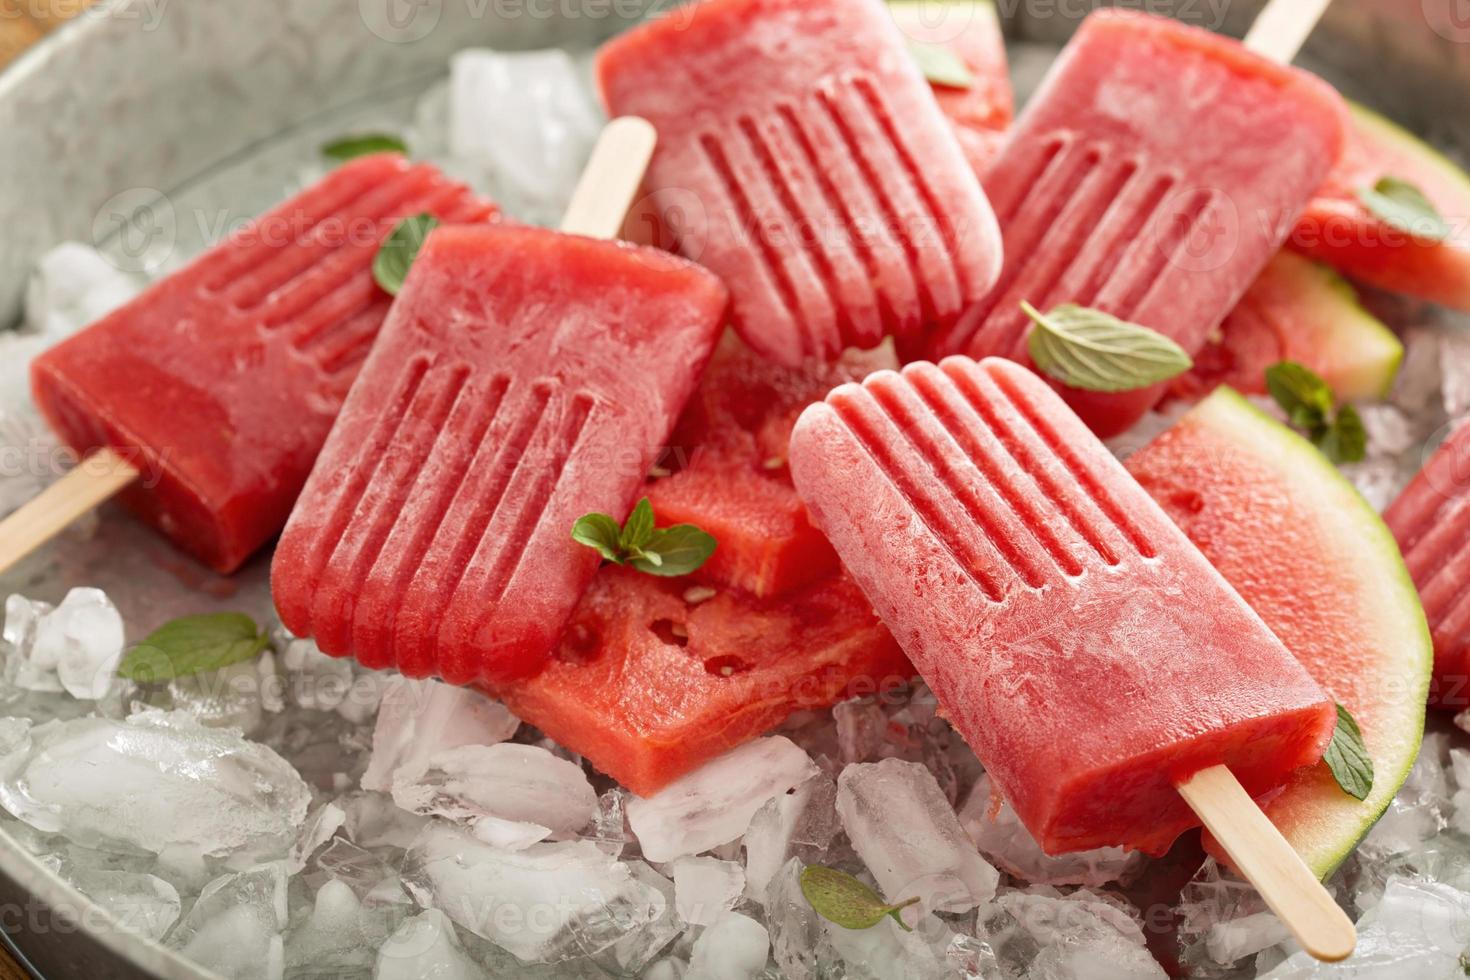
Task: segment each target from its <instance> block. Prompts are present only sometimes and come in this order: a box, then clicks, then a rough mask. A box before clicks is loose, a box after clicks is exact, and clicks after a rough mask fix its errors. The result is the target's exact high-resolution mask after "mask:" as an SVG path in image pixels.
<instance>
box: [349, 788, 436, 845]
mask: <svg viewBox="0 0 1470 980" xmlns="http://www.w3.org/2000/svg"><path fill="white" fill-rule="evenodd" d="M338 803H339V805H340V806H341V807H342V809H343V810H344V811H345V812H346V814H347V821H346V824H345V825H344V826H345V829H346V831H347V836H348V838H349V839H351V841H352V842H353V843H354V844H360V845H361V846H363V847H392V848H397V849H398V850H400V851H403V850H407V849H408V847H409V845H411V844H412V843H413V842H414V839H415V838H417V837H418V835H419V832H420V831H422V830H423V829H424V826H425V825H426V824H427V823H428V822H429V820H428V818H427V817H421V816H419V815H418V814H416V813H409V812H408V811H407V810H404V809H402V808H401V807H399V806H398V804H396V803H394V802H393V800H392V798H391V797H389V796H388V795H387V794H385V793H352V794H349V795H347V796H345V797H343V798H342V799H340V800H339V801H338Z"/></svg>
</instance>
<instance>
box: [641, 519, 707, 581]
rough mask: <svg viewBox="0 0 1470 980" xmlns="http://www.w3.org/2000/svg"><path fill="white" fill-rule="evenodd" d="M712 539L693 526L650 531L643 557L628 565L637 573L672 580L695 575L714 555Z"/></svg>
mask: <svg viewBox="0 0 1470 980" xmlns="http://www.w3.org/2000/svg"><path fill="white" fill-rule="evenodd" d="M716 546H717V542H716V541H715V539H714V536H713V535H711V534H709V533H707V532H705V531H703V530H701V529H699V528H697V527H695V526H694V525H693V524H675V525H674V526H673V527H666V528H662V529H660V530H657V531H654V532H653V536H652V537H651V538H650V539H649V541H648V544H646V545H645V546H644V547H643V555H642V556H641V557H639V558H635V559H633V561H632V562H631V564H632V565H633V567H634V568H636V569H638V570H639V571H640V572H647V573H648V574H650V575H661V576H663V577H665V578H675V577H677V576H680V575H688V574H689V573H690V572H693V571H695V570H696V569H698V568H699V567H700V566H701V565H703V564H704V563H705V562H706V561H709V557H710V555H712V554H714V553H715V548H716Z"/></svg>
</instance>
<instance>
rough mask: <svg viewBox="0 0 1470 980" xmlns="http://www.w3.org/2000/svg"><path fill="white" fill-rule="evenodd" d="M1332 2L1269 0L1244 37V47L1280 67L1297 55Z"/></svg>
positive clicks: (1320, 0)
mask: <svg viewBox="0 0 1470 980" xmlns="http://www.w3.org/2000/svg"><path fill="white" fill-rule="evenodd" d="M1331 3H1332V0H1271V2H1270V3H1268V4H1266V7H1265V9H1264V10H1262V11H1261V14H1260V16H1259V17H1257V18H1256V21H1255V23H1254V24H1252V25H1251V29H1250V30H1249V31H1248V32H1247V33H1246V35H1245V46H1246V47H1247V48H1249V49H1250V50H1252V51H1254V52H1255V53H1256V54H1259V55H1261V56H1262V57H1265V58H1270V59H1271V60H1272V61H1275V62H1278V63H1280V64H1283V65H1288V64H1291V62H1292V61H1293V60H1295V58H1296V56H1297V55H1298V54H1300V53H1301V50H1302V46H1303V45H1304V44H1306V43H1307V38H1308V37H1310V36H1311V35H1312V31H1314V30H1316V28H1317V22H1318V21H1320V20H1321V19H1322V16H1323V14H1325V13H1327V8H1328V6H1329V5H1330V4H1331Z"/></svg>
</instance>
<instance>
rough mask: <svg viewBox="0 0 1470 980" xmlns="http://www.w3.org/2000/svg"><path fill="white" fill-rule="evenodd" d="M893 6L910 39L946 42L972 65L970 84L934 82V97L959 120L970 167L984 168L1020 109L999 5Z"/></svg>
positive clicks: (904, 2)
mask: <svg viewBox="0 0 1470 980" xmlns="http://www.w3.org/2000/svg"><path fill="white" fill-rule="evenodd" d="M888 9H889V10H890V11H892V13H893V20H894V22H895V23H897V24H898V27H899V30H901V31H903V33H904V36H905V37H907V38H908V39H909V40H910V41H913V42H917V43H919V44H933V45H938V46H940V47H943V48H945V49H947V50H948V51H950V52H951V53H953V54H954V55H955V56H956V57H958V58H959V60H960V61H961V62H963V63H964V66H965V67H966V68H968V69H969V70H970V76H971V78H972V79H973V82H972V84H971V85H970V86H969V87H968V88H953V87H947V86H943V85H935V86H934V97H935V98H936V99H937V100H938V101H939V107H940V108H941V109H942V110H944V114H945V115H946V116H948V117H949V120H950V122H951V123H953V124H954V127H955V134H956V135H957V136H958V137H959V140H960V145H961V146H962V147H963V148H964V151H965V157H966V159H968V160H969V161H970V166H971V167H972V168H974V170H975V172H976V173H982V172H984V170H985V169H986V168H987V167H988V166H989V165H990V161H992V160H993V159H995V155H996V153H997V151H999V149H1000V145H1001V143H1002V142H1003V141H1004V140H1005V132H1006V130H1007V129H1008V128H1010V125H1011V120H1012V119H1014V118H1015V114H1016V103H1015V96H1014V93H1013V92H1012V90H1011V77H1010V68H1009V65H1008V64H1007V62H1006V44H1005V36H1004V35H1003V34H1001V30H1000V18H999V17H998V16H996V12H995V6H994V5H993V4H991V3H990V2H989V0H894V2H890V3H889V5H888Z"/></svg>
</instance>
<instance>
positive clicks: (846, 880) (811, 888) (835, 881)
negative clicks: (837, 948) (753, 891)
mask: <svg viewBox="0 0 1470 980" xmlns="http://www.w3.org/2000/svg"><path fill="white" fill-rule="evenodd" d="M801 893H802V894H803V895H805V896H806V900H807V902H808V903H809V904H810V905H811V907H812V908H813V909H815V910H816V913H817V914H818V915H820V916H821V917H822V918H824V919H826V920H827V921H828V922H832V923H835V924H837V925H839V926H841V927H842V928H844V929H871V928H872V927H873V926H876V925H877V924H878V923H880V922H882V921H883V919H884V918H885V917H886V916H892V917H893V921H894V922H897V923H898V924H899V925H900V926H902V927H903V929H904V931H906V932H913V930H912V929H910V928H909V926H908V924H907V923H906V922H904V921H903V916H901V915H899V912H900V911H902V910H903V909H906V908H908V907H909V906H910V905H913V904H914V903H915V902H917V901H918V900H919V899H918V898H917V897H915V898H910V899H907V900H906V901H902V902H899V903H898V904H897V905H889V904H887V903H885V902H884V901H883V896H882V895H879V894H878V893H877V892H875V891H873V889H871V888H869V887H868V886H867V885H865V884H863V883H862V882H861V881H858V880H857V879H856V878H854V877H853V876H852V875H850V874H848V873H847V872H846V871H838V870H837V869H836V868H824V867H822V866H821V865H812V866H810V867H807V868H803V869H802V871H801Z"/></svg>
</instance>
